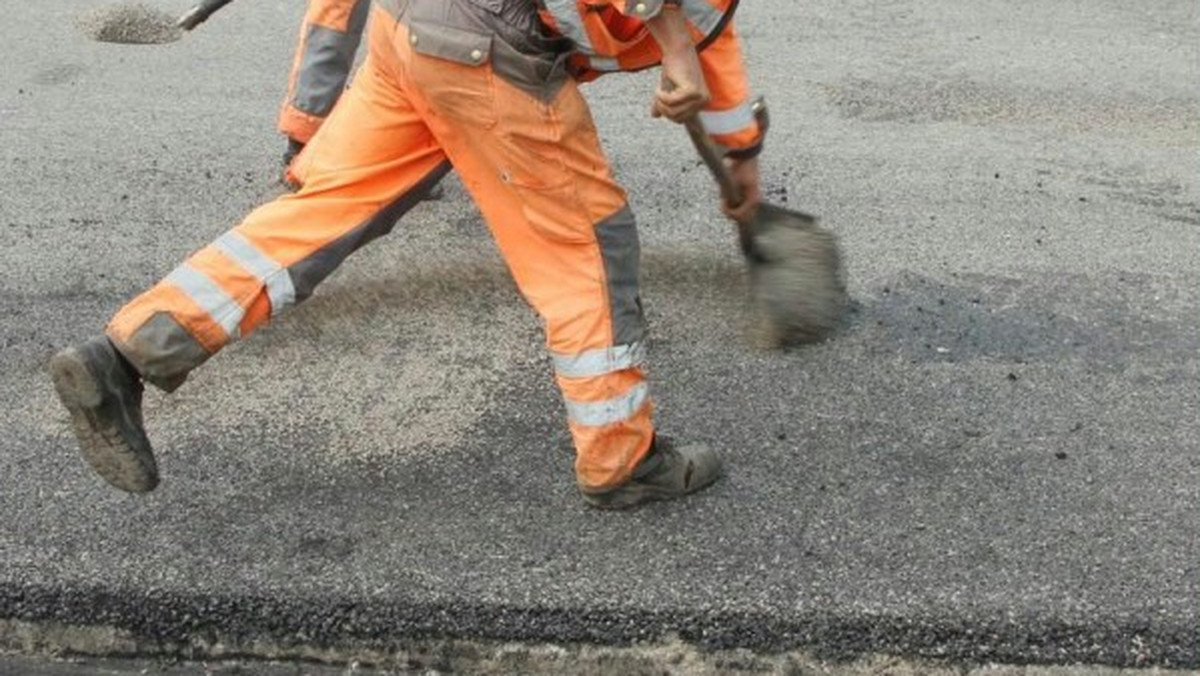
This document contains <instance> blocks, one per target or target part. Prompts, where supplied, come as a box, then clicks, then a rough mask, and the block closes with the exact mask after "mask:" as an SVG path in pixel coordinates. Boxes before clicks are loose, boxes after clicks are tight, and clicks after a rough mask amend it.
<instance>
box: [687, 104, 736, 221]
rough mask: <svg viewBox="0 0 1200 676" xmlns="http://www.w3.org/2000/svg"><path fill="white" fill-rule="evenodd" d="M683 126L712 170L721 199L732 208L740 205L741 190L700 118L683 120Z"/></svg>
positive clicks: (701, 157)
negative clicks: (719, 189)
mask: <svg viewBox="0 0 1200 676" xmlns="http://www.w3.org/2000/svg"><path fill="white" fill-rule="evenodd" d="M683 126H684V128H685V129H687V133H688V136H690V137H691V138H692V145H694V146H696V152H698V153H700V159H702V160H704V164H706V165H707V166H708V170H709V171H710V172H712V175H713V178H715V179H716V180H717V185H718V186H720V188H721V199H723V200H725V203H726V204H728V205H729V206H731V207H733V208H737V207H738V206H740V205H741V204H742V191H741V189H740V188H738V186H737V184H736V183H734V182H733V177H732V176H730V175H729V168H728V167H726V166H725V160H724V158H723V157H722V155H721V151H720V149H718V148H717V145H716V144H715V143H713V141H712V139H711V138H709V137H708V132H706V131H704V126H703V125H701V124H700V118H699V117H693V118H691V119H689V120H688V121H687V122H684V123H683Z"/></svg>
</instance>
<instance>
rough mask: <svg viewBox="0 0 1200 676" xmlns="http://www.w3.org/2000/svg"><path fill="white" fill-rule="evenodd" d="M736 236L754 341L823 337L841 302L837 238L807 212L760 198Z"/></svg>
mask: <svg viewBox="0 0 1200 676" xmlns="http://www.w3.org/2000/svg"><path fill="white" fill-rule="evenodd" d="M741 237H742V250H743V252H744V253H745V254H746V261H747V264H748V266H749V277H750V288H751V294H752V298H753V305H754V310H755V314H756V320H755V324H756V326H755V332H756V334H757V338H758V340H759V341H760V342H762V343H763V344H765V345H766V346H768V347H787V346H790V345H797V344H805V343H815V342H819V341H821V340H824V339H826V338H828V337H829V336H830V335H831V334H832V333H833V332H834V331H835V330H836V329H837V327H838V326H839V325H840V323H841V320H842V314H843V312H844V310H845V307H846V301H847V297H846V286H845V283H844V281H843V279H842V257H841V252H840V250H839V248H838V243H837V237H836V236H835V235H834V234H833V233H832V232H830V231H829V230H828V229H826V228H824V227H822V226H821V225H820V223H819V222H818V219H817V218H816V217H814V216H812V215H809V214H806V213H803V212H799V211H793V210H790V209H785V208H783V207H780V206H777V205H774V204H769V203H765V202H764V203H763V204H761V205H759V207H758V209H757V212H756V214H755V216H754V218H753V220H752V221H751V222H750V223H746V224H743V225H742V227H741Z"/></svg>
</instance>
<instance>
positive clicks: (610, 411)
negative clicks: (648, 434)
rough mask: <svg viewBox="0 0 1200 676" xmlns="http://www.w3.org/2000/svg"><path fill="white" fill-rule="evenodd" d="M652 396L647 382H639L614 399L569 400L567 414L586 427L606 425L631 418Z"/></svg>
mask: <svg viewBox="0 0 1200 676" xmlns="http://www.w3.org/2000/svg"><path fill="white" fill-rule="evenodd" d="M649 396H650V389H649V388H648V387H647V386H646V383H638V384H637V385H634V386H633V387H631V388H630V389H629V391H628V392H626V393H625V394H622V395H620V396H618V397H613V398H612V399H606V400H605V401H597V402H588V403H583V402H578V401H570V400H568V401H567V415H568V416H570V418H571V421H572V422H574V423H575V424H577V425H583V426H584V427H604V426H605V425H612V424H615V423H619V422H623V421H625V420H629V419H630V418H632V417H633V416H635V415H637V412H638V411H640V410H642V406H644V405H645V403H646V400H647V399H648V398H649Z"/></svg>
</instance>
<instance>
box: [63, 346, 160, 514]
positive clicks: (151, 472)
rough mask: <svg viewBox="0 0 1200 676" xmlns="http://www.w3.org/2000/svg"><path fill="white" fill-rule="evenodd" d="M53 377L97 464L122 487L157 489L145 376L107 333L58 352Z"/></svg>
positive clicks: (89, 455) (85, 454) (138, 490)
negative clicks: (145, 415) (145, 414)
mask: <svg viewBox="0 0 1200 676" xmlns="http://www.w3.org/2000/svg"><path fill="white" fill-rule="evenodd" d="M50 377H51V378H52V379H53V380H54V390H55V391H56V392H58V398H59V400H60V401H62V403H63V406H66V407H67V411H68V412H70V414H71V427H73V428H74V430H75V437H76V438H77V439H78V440H79V448H80V450H81V451H83V457H84V458H85V459H86V460H87V461H88V463H89V464H90V465H91V466H92V469H94V470H96V472H97V473H98V474H99V475H100V476H101V477H103V478H104V480H105V481H107V482H108V483H110V484H112V485H114V486H116V487H117V488H120V489H121V490H123V491H129V492H131V493H146V492H148V491H151V490H154V487H155V486H157V485H158V465H157V464H156V463H155V462H154V452H153V451H152V450H151V449H150V441H149V440H148V439H147V438H146V431H145V429H143V428H142V390H143V386H142V381H141V378H139V377H138V376H137V375H136V374H135V373H134V371H133V369H132V367H130V366H128V365H127V364H126V363H125V361H124V359H123V358H122V357H121V356H120V355H119V354H118V353H117V350H116V348H115V347H113V344H112V343H111V342H109V340H108V338H106V337H104V336H99V337H96V338H92V339H91V340H88V341H87V342H85V343H83V344H82V345H77V346H75V347H68V348H67V349H65V350H63V351H62V352H59V353H58V354H56V355H54V357H53V358H52V359H51V360H50Z"/></svg>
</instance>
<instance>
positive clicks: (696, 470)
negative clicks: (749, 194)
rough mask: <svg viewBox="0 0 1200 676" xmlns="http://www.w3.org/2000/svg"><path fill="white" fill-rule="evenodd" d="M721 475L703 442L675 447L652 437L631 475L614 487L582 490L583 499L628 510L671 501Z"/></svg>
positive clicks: (717, 461) (599, 506)
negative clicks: (599, 490)
mask: <svg viewBox="0 0 1200 676" xmlns="http://www.w3.org/2000/svg"><path fill="white" fill-rule="evenodd" d="M720 476H721V459H720V458H718V457H717V454H716V452H714V451H713V450H712V449H711V448H709V447H708V446H707V445H705V444H700V443H692V444H687V445H684V446H680V447H679V448H675V445H674V444H672V443H671V442H670V441H669V440H667V439H665V438H663V437H655V438H654V443H653V445H652V446H651V447H650V453H648V454H647V455H646V457H645V458H643V459H642V462H641V463H639V464H638V466H637V467H636V468H635V469H634V470H633V477H631V478H630V479H629V481H628V482H626V483H624V484H622V485H621V486H618V487H616V488H613V489H610V490H607V491H602V492H590V491H584V492H583V500H584V502H586V503H587V504H588V506H589V507H595V508H597V509H628V508H630V507H636V506H638V505H641V504H644V503H647V502H653V501H655V500H672V499H674V498H681V497H683V496H685V495H688V494H690V493H695V492H696V491H698V490H700V489H701V488H704V487H705V486H708V485H709V484H711V483H712V482H714V481H716V480H717V478H719V477H720Z"/></svg>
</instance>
